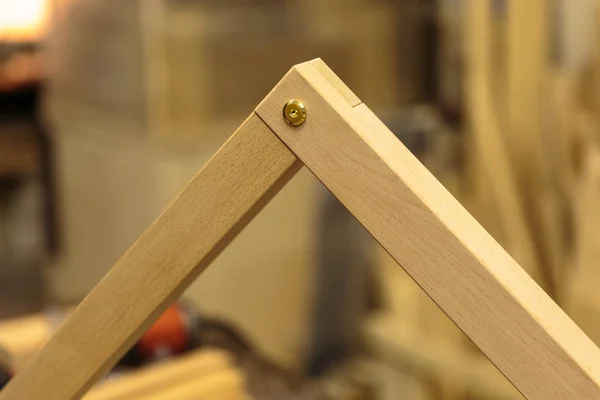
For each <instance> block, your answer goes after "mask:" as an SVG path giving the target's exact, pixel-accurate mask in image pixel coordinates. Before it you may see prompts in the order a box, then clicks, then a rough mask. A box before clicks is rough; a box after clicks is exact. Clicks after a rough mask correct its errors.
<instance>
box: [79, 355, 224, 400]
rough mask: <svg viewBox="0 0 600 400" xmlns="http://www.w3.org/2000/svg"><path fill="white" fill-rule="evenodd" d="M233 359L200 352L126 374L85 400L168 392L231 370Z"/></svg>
mask: <svg viewBox="0 0 600 400" xmlns="http://www.w3.org/2000/svg"><path fill="white" fill-rule="evenodd" d="M232 366H233V363H232V362H231V359H230V357H229V356H228V355H227V354H226V353H225V352H223V351H219V350H216V349H214V350H213V349H200V350H196V351H195V352H193V353H191V354H188V355H184V356H181V357H177V358H175V359H172V360H166V361H163V362H161V363H158V364H156V365H152V366H149V367H145V368H142V369H140V370H136V371H131V372H127V373H126V374H125V375H124V376H123V377H117V378H114V379H111V380H109V381H107V382H104V383H101V384H99V385H97V386H95V387H94V388H93V389H92V390H90V391H89V392H88V393H87V394H86V395H85V396H84V397H83V400H129V399H137V398H140V397H142V396H147V395H150V394H152V393H156V392H161V391H164V390H168V389H169V388H172V387H174V386H177V385H182V384H185V383H186V382H190V381H194V380H198V379H202V378H203V377H205V376H207V375H210V374H213V373H215V372H218V371H224V370H226V369H229V368H232Z"/></svg>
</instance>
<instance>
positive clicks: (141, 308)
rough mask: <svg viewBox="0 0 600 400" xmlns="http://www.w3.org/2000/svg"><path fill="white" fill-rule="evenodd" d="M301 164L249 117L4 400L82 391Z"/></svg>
mask: <svg viewBox="0 0 600 400" xmlns="http://www.w3.org/2000/svg"><path fill="white" fill-rule="evenodd" d="M300 166H301V164H300V163H299V162H298V161H297V159H296V157H294V156H293V154H292V153H290V151H289V150H288V149H287V148H286V147H285V146H284V145H283V144H282V143H281V142H280V141H279V140H278V139H277V137H276V136H275V135H273V133H272V132H271V131H270V130H269V128H268V127H266V126H265V124H264V123H262V122H261V121H260V119H258V118H257V117H256V116H255V115H252V116H251V117H249V118H248V119H247V120H246V122H244V124H243V125H242V126H241V127H240V129H238V131H237V132H236V133H235V134H234V135H233V136H232V137H231V138H230V139H229V140H228V141H227V142H226V143H225V145H224V146H223V147H222V148H221V149H220V150H219V152H218V153H217V154H216V155H215V156H214V157H213V158H212V159H211V160H210V161H209V162H208V163H207V164H206V166H205V167H204V168H203V169H202V170H201V171H200V172H199V173H198V175H197V176H196V177H195V178H194V179H193V180H192V182H191V183H190V184H189V186H188V187H187V188H186V189H184V190H183V192H182V193H181V194H180V195H179V196H178V197H177V198H176V199H175V200H174V201H173V203H171V205H170V206H169V207H168V208H167V209H166V210H165V211H164V212H163V214H162V215H161V216H160V217H159V218H158V219H157V220H156V221H155V222H154V223H153V224H152V226H151V227H150V228H149V229H148V230H147V231H146V232H145V233H144V234H143V235H142V236H141V237H140V238H139V239H138V240H137V242H136V243H135V244H134V245H133V247H131V248H130V249H129V251H128V252H127V253H126V254H125V255H124V256H123V258H121V260H119V262H117V264H116V265H115V266H114V267H113V268H112V270H111V271H110V272H109V273H108V274H107V275H106V276H105V277H104V279H103V280H102V281H101V282H100V283H99V284H98V286H96V288H94V289H93V290H92V292H91V293H90V294H89V295H88V296H87V297H86V298H85V299H84V300H83V302H82V303H81V304H80V305H79V307H78V308H77V309H76V310H75V312H74V313H73V314H72V315H71V317H69V319H68V320H67V321H66V322H65V323H64V324H63V326H62V327H61V328H60V329H59V331H58V332H57V333H56V334H55V335H54V337H53V338H52V339H51V340H50V341H49V343H48V344H47V345H46V346H45V347H44V348H43V349H42V350H41V351H40V353H38V355H37V357H36V358H35V359H34V360H33V362H32V363H31V364H29V365H28V367H27V368H26V369H25V370H24V371H22V372H21V373H19V374H18V375H17V376H16V378H15V379H13V380H12V381H11V383H10V384H9V385H8V386H7V387H6V388H5V390H4V391H3V392H2V393H0V399H1V400H18V399H19V400H20V399H28V400H42V399H43V400H71V399H76V398H79V397H80V396H82V395H83V394H84V393H85V391H86V389H87V388H89V387H90V386H91V385H92V384H93V383H94V382H95V381H97V380H98V379H99V378H100V377H102V376H103V375H104V374H105V373H106V372H107V371H108V370H109V369H110V368H111V367H112V366H113V365H114V364H115V363H116V361H117V360H118V359H119V357H120V356H121V355H122V354H123V353H124V352H125V351H126V350H127V349H128V348H129V347H130V346H131V345H132V344H133V343H134V342H135V340H136V339H137V338H138V337H139V335H140V334H141V333H142V332H143V331H144V330H145V329H146V328H148V327H149V326H150V325H151V324H152V322H153V321H154V320H155V319H156V318H157V317H158V316H159V315H160V314H161V313H162V312H163V311H164V309H165V308H166V307H167V306H168V305H169V304H170V303H171V302H172V301H174V300H175V299H176V298H177V297H178V296H179V295H180V294H181V293H182V292H183V290H184V289H185V288H186V287H187V286H189V284H190V283H191V282H192V281H193V280H194V279H195V278H196V277H197V276H198V275H199V274H200V272H202V271H203V270H204V269H205V268H206V267H207V265H208V264H209V263H210V262H211V261H212V260H213V259H214V258H215V257H216V256H217V255H218V254H219V253H220V251H221V250H222V249H223V248H224V247H225V246H226V245H227V244H228V243H229V242H230V241H231V240H232V239H233V238H234V237H235V236H236V234H237V233H238V232H239V231H240V230H241V229H242V228H243V227H244V226H245V225H246V224H247V223H248V222H249V221H250V220H251V219H252V217H253V216H254V215H256V214H257V213H258V212H259V211H260V209H261V208H262V206H264V205H265V204H266V203H267V202H268V201H269V200H270V199H271V198H272V197H273V196H274V195H275V194H276V193H277V192H278V190H279V189H280V188H281V187H282V186H283V185H284V184H285V183H286V182H287V181H288V179H289V178H290V177H291V176H293V175H294V173H295V172H296V171H297V170H298V169H299V167H300Z"/></svg>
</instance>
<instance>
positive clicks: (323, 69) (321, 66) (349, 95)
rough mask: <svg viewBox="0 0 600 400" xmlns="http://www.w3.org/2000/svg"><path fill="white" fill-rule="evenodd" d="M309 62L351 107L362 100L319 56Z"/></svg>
mask: <svg viewBox="0 0 600 400" xmlns="http://www.w3.org/2000/svg"><path fill="white" fill-rule="evenodd" d="M310 64H311V65H312V66H313V67H315V69H316V70H317V71H319V73H320V74H321V76H323V78H325V79H326V80H327V82H329V84H330V85H331V86H333V87H334V88H335V89H336V90H337V91H338V93H339V94H340V95H342V97H344V99H346V101H347V102H348V104H350V105H351V106H352V107H356V106H357V105H359V104H360V103H362V101H361V100H360V99H359V98H358V96H356V95H355V94H354V92H353V91H352V90H350V88H349V87H348V86H346V84H345V83H344V82H343V81H342V80H341V79H340V78H339V77H338V76H337V75H336V74H335V72H333V71H332V70H331V68H329V66H328V65H327V64H325V62H324V61H323V60H321V59H320V58H316V59H314V60H312V61H310Z"/></svg>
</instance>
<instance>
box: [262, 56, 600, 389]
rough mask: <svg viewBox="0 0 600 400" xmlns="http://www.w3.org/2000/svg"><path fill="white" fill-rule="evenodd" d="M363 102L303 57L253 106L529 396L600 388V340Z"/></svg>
mask: <svg viewBox="0 0 600 400" xmlns="http://www.w3.org/2000/svg"><path fill="white" fill-rule="evenodd" d="M290 98H299V99H300V100H301V101H303V102H304V103H305V105H306V106H307V109H308V114H309V116H310V117H309V118H308V119H307V121H306V122H305V123H304V124H303V125H302V126H300V127H296V128H295V127H290V126H289V125H287V124H286V123H285V122H283V121H282V118H281V107H282V104H285V102H286V101H287V100H289V99H290ZM361 107H362V108H363V112H362V113H361V114H359V113H357V109H360V108H361ZM364 109H366V107H363V106H359V107H356V108H352V107H351V106H350V105H349V104H348V102H347V101H346V100H345V99H344V98H343V96H342V95H341V94H340V93H339V92H338V91H337V89H335V88H334V87H333V86H332V85H330V84H328V83H327V80H326V79H324V77H323V76H322V75H320V73H319V72H318V71H317V70H316V69H315V68H314V66H312V65H310V64H309V63H305V64H300V65H298V66H296V67H295V68H293V69H292V70H291V71H290V72H289V73H288V74H287V75H286V77H285V78H284V79H283V80H282V81H281V82H280V83H279V85H278V86H277V87H276V88H275V89H274V90H273V91H272V92H271V93H270V95H269V96H268V97H267V98H266V99H265V100H264V101H263V102H262V103H261V104H260V105H259V107H258V108H257V109H256V112H257V114H258V115H259V116H260V118H261V119H263V121H265V122H266V123H267V124H268V125H269V126H270V128H271V129H272V130H273V132H275V133H276V134H277V135H278V136H279V137H280V139H281V140H282V141H283V142H284V143H286V145H287V146H288V147H289V148H290V149H291V150H292V151H293V152H294V153H295V154H296V155H297V156H298V157H299V158H300V159H301V160H302V161H303V162H304V163H305V165H306V166H307V167H308V168H309V169H310V170H311V171H312V172H313V173H314V174H315V175H316V176H317V178H319V179H320V180H321V181H322V182H323V183H324V184H325V185H326V186H327V187H328V188H329V189H330V190H331V191H332V192H333V194H334V195H336V196H337V197H338V199H339V200H340V201H341V202H342V203H343V204H345V205H346V207H348V208H349V210H350V211H351V212H352V213H353V214H354V215H355V216H356V217H357V218H358V219H359V221H360V222H361V223H362V224H363V225H364V226H365V227H366V228H367V230H369V231H370V232H371V233H372V234H373V235H374V236H375V238H376V239H377V240H378V241H379V242H380V244H382V245H383V247H384V248H386V249H387V250H388V252H389V253H390V254H391V255H392V256H393V257H394V258H395V259H396V261H397V262H399V263H400V264H401V265H402V266H403V267H404V268H405V269H406V270H407V272H408V273H409V274H410V275H411V276H412V277H413V279H415V281H417V283H418V284H419V285H420V286H421V287H422V288H423V289H424V290H425V291H426V292H427V293H428V294H429V295H430V296H431V297H432V298H433V300H434V301H435V302H436V303H437V304H438V305H439V306H440V307H441V308H442V309H443V310H444V312H446V313H447V314H448V315H449V316H450V318H451V319H453V320H454V322H455V323H457V325H458V326H459V327H460V328H461V329H462V330H463V331H464V332H465V333H466V334H467V335H468V336H469V337H470V338H471V339H472V340H473V341H474V342H475V343H476V344H477V345H478V346H479V347H480V348H481V350H482V351H483V352H484V354H486V355H487V356H488V358H490V360H491V361H492V362H493V363H494V364H495V365H496V366H497V367H498V368H499V369H500V370H501V371H502V373H504V374H505V375H506V376H507V377H508V378H509V380H510V381H511V382H512V383H513V385H515V386H516V387H517V389H518V390H519V391H521V392H522V393H523V394H524V395H525V396H527V398H528V399H530V400H550V399H552V400H555V399H556V400H558V399H566V398H586V399H600V385H599V382H600V352H599V350H598V348H597V347H596V346H595V345H594V344H593V343H592V342H591V341H590V340H589V338H588V337H587V336H586V335H585V334H584V333H583V332H582V331H581V330H580V329H579V328H578V327H577V326H576V325H575V324H574V323H573V321H572V320H570V319H569V317H568V316H567V315H566V314H565V313H564V312H563V311H562V310H561V309H560V308H559V307H558V306H557V305H556V304H555V303H554V302H553V301H552V300H551V299H550V298H549V297H548V296H547V295H546V293H544V292H543V290H541V289H540V287H539V286H538V285H537V284H536V283H535V282H534V281H533V280H532V279H531V278H530V277H529V276H528V275H527V274H526V273H525V272H524V271H523V270H522V269H521V268H520V267H519V265H518V264H517V263H516V262H515V261H514V260H513V259H512V258H511V257H510V256H509V255H508V254H507V253H506V252H505V251H504V250H503V249H502V248H501V247H500V246H499V245H498V244H497V242H495V240H494V239H493V238H492V237H491V236H490V235H489V234H487V233H486V232H485V230H484V229H483V228H482V227H481V226H480V225H479V224H478V223H477V222H476V221H475V220H474V219H473V218H472V217H471V216H470V215H469V214H468V213H467V212H466V210H464V208H463V207H462V206H461V205H460V204H459V203H458V202H457V201H456V200H455V199H454V198H453V197H452V196H451V195H450V194H449V193H448V192H447V190H445V189H444V188H443V186H442V185H441V184H440V183H439V182H437V181H436V180H435V178H434V177H433V176H432V175H431V174H430V173H429V172H428V171H427V170H426V169H425V168H424V167H423V166H422V165H421V164H420V163H419V162H418V160H416V158H414V156H412V154H410V152H409V151H408V150H407V149H406V148H404V146H402V145H401V144H400V142H399V141H398V140H397V139H396V138H395V137H394V136H393V134H392V133H391V132H389V130H388V129H387V128H386V127H385V125H383V124H382V123H381V121H379V120H378V119H377V118H376V117H375V116H374V115H372V116H371V117H369V115H371V114H372V113H370V110H368V109H366V110H364ZM408 205H410V207H407V206H408ZM386 207H388V208H389V209H387V210H386ZM390 207H391V208H390ZM411 210H413V211H411ZM422 236H423V237H422ZM420 237H422V240H417V239H418V238H420ZM573 396H575V397H573Z"/></svg>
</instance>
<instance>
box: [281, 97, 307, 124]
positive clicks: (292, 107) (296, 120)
mask: <svg viewBox="0 0 600 400" xmlns="http://www.w3.org/2000/svg"><path fill="white" fill-rule="evenodd" d="M283 118H285V120H286V121H287V123H288V124H290V125H292V126H300V125H302V124H303V123H304V121H306V107H304V104H302V102H301V101H299V100H290V101H288V102H287V103H285V105H284V106H283Z"/></svg>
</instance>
